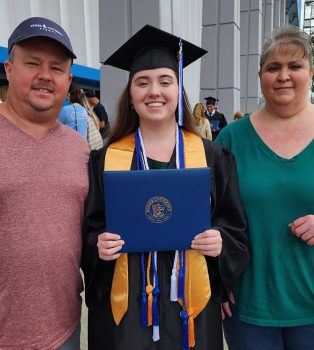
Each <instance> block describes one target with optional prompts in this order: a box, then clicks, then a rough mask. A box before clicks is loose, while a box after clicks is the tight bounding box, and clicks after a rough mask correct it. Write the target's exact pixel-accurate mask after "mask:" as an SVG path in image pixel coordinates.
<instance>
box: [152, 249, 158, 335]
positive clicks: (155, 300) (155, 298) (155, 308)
mask: <svg viewBox="0 0 314 350" xmlns="http://www.w3.org/2000/svg"><path fill="white" fill-rule="evenodd" d="M152 263H153V270H154V289H153V341H158V340H159V339H160V335H159V310H158V295H159V288H158V272H157V252H153V258H152Z"/></svg>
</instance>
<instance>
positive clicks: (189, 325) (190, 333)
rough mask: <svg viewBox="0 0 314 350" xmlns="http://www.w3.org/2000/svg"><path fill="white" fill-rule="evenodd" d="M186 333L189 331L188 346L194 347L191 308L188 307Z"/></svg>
mask: <svg viewBox="0 0 314 350" xmlns="http://www.w3.org/2000/svg"><path fill="white" fill-rule="evenodd" d="M188 316H189V320H188V333H189V347H190V348H194V347H195V330H194V317H193V309H192V308H189V310H188Z"/></svg>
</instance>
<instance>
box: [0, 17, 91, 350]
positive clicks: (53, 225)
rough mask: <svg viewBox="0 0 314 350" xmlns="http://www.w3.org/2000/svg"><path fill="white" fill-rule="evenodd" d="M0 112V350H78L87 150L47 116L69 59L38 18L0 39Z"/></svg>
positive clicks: (49, 25) (65, 81) (53, 29)
mask: <svg viewBox="0 0 314 350" xmlns="http://www.w3.org/2000/svg"><path fill="white" fill-rule="evenodd" d="M8 50H9V60H8V61H6V62H5V63H4V67H5V72H6V76H7V80H8V81H9V88H8V95H7V99H6V101H5V102H4V103H2V104H1V105H0V159H1V167H0V227H1V230H0V286H1V292H0V305H1V312H0V324H1V327H0V349H4V350H7V349H10V350H11V349H12V350H13V349H41V350H43V349H46V350H47V349H51V350H52V349H59V350H74V349H75V350H77V349H79V348H80V344H79V338H80V315H81V298H80V292H81V291H82V287H83V286H82V280H81V275H80V270H79V267H80V258H81V226H82V215H83V208H84V200H85V197H86V193H87V188H88V172H87V162H88V153H89V149H88V145H87V143H86V142H85V141H84V140H83V138H82V137H81V136H80V135H79V134H78V133H76V132H75V131H74V130H72V129H70V128H68V127H66V126H64V125H62V124H60V123H59V122H58V120H57V116H58V114H59V112H60V109H61V107H62V105H63V101H64V99H65V97H66V95H67V92H68V89H69V86H70V83H71V80H72V76H71V73H70V69H71V64H72V62H73V59H75V58H76V56H75V54H74V52H73V49H72V45H71V42H70V40H69V37H68V36H67V34H66V33H65V31H64V30H63V29H62V28H61V27H60V26H59V25H58V24H56V23H54V22H52V21H51V20H49V19H46V18H41V17H32V18H28V19H26V20H25V21H23V22H22V23H21V24H19V25H18V26H17V28H16V29H15V30H14V31H13V33H12V35H11V36H10V38H9V40H8Z"/></svg>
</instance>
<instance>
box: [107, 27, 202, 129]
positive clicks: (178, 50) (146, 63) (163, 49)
mask: <svg viewBox="0 0 314 350" xmlns="http://www.w3.org/2000/svg"><path fill="white" fill-rule="evenodd" d="M183 52H184V58H183ZM206 52H207V51H206V50H204V49H202V48H201V47H198V46H196V45H194V44H192V43H190V42H188V41H186V40H182V39H180V38H179V37H177V36H175V35H173V34H170V33H167V32H165V31H163V30H161V29H159V28H156V27H153V26H151V25H149V24H146V25H145V26H144V27H143V28H142V29H140V30H139V31H138V32H137V33H135V34H134V35H133V36H132V37H131V38H130V39H129V40H128V41H127V42H126V43H124V44H123V45H122V46H121V47H120V48H119V49H118V50H117V51H116V52H114V53H113V54H112V55H111V56H110V57H109V58H108V59H107V60H106V61H105V62H104V64H107V65H110V66H113V67H116V68H120V69H124V70H127V71H129V72H130V75H133V74H135V73H136V72H139V71H142V70H147V69H156V68H170V69H172V70H173V71H174V72H176V73H178V74H179V105H178V107H179V108H178V115H179V120H178V124H179V125H180V126H182V125H183V68H184V67H186V66H188V65H189V64H191V63H192V62H194V61H196V60H197V59H199V58H200V57H202V56H203V55H205V53H206Z"/></svg>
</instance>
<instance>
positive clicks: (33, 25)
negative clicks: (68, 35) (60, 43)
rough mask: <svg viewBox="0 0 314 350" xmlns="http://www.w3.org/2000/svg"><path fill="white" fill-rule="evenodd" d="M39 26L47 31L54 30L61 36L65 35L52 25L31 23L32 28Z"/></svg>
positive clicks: (53, 31)
mask: <svg viewBox="0 0 314 350" xmlns="http://www.w3.org/2000/svg"><path fill="white" fill-rule="evenodd" d="M35 27H36V28H38V29H40V30H45V31H46V32H52V33H57V34H59V35H61V36H63V34H62V33H60V32H59V31H58V30H57V29H55V28H52V27H47V26H46V25H45V24H31V28H35Z"/></svg>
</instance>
